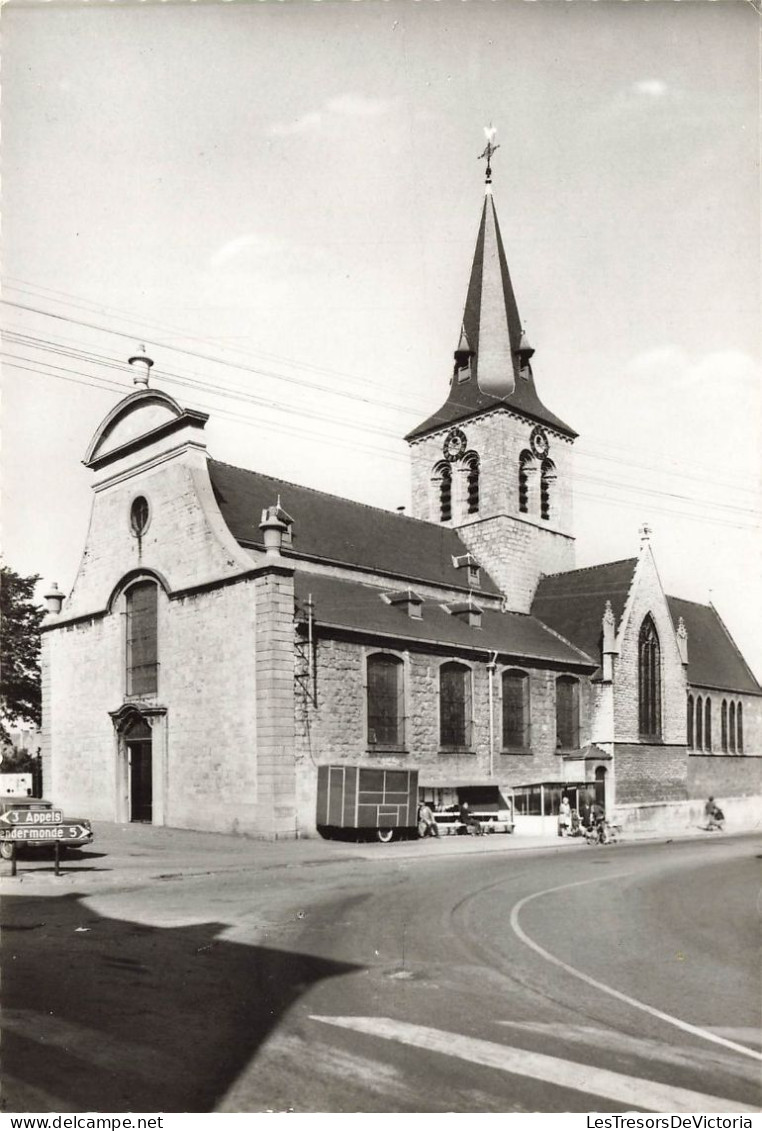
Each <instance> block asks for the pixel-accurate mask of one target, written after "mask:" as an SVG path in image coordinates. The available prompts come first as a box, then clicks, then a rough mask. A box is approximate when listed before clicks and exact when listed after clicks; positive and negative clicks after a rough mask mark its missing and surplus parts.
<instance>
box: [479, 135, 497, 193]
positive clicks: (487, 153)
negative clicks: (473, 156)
mask: <svg viewBox="0 0 762 1131" xmlns="http://www.w3.org/2000/svg"><path fill="white" fill-rule="evenodd" d="M496 134H497V130H496V129H495V127H494V126H485V127H484V136H485V137H486V139H487V145H486V147H485V149H484V152H483V153H480V154H479V158H478V159H479V161H483V160H484V158H485V157H486V158H487V175H486V177H485V179H484V183H485V184H488V185H491V184H492V164H491V162H492V154H493V153H494V152H495V150H496V149H499V148H500V146H499V145H495V135H496Z"/></svg>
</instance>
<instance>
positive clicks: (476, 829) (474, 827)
mask: <svg viewBox="0 0 762 1131" xmlns="http://www.w3.org/2000/svg"><path fill="white" fill-rule="evenodd" d="M458 815H459V817H460V821H461V824H462V825H463V831H464V832H466V833H468V834H469V835H470V836H474V835H476V836H478V835H479V834H480V833H481V831H482V827H481V825H480V824H479V822H478V821H477V819H476V817H474V816H473V814H472V813H471V810H470V809H469V807H468V802H467V801H464V802H462V804H461V806H460V813H459V814H458Z"/></svg>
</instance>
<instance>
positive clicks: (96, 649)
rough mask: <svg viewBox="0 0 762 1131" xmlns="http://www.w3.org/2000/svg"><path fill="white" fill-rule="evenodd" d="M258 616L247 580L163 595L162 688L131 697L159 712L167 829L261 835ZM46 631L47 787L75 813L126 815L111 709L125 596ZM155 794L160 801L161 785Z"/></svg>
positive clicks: (118, 683) (119, 693) (121, 651)
mask: <svg viewBox="0 0 762 1131" xmlns="http://www.w3.org/2000/svg"><path fill="white" fill-rule="evenodd" d="M255 621H256V617H255V597H254V581H253V579H249V580H245V581H241V582H239V583H237V584H232V585H228V586H223V587H221V588H216V589H212V590H210V591H207V592H201V593H196V594H193V595H187V596H183V597H180V598H176V599H170V598H169V597H168V596H167V595H166V594H165V593H164V592H163V590H160V592H159V608H158V642H159V644H158V647H159V678H158V690H157V693H156V695H152V696H142V697H133V698H131V699H129V700H127V701H130V702H134V703H135V704H136V706H138V707H147V708H149V709H152V708H160V709H165V710H166V716H165V723H164V724H163V727H164V728H165V729H164V730H162V746H161V747H159V745H158V744H157V743H156V742H155V743H154V752H153V757H154V763H155V768H156V774H157V775H158V777H157V779H156V780H157V786H159V787H160V788H162V790H163V794H164V796H163V798H162V802H163V817H162V818H161V819H162V820H163V822H164V823H166V824H168V825H171V826H174V827H177V828H195V829H207V830H216V831H220V832H236V831H241V832H247V833H251V834H257V835H262V833H263V832H266V831H267V830H263V829H262V826H261V818H260V817H258V814H257V800H258V799H257V731H256V724H257V703H256V694H255V686H256V685H255V670H254V656H255ZM44 638H45V653H46V656H45V663H44V668H45V676H44V686H45V689H46V690H45V698H44V703H43V714H44V718H45V728H46V732H49V735H50V738H49V740H47V739H46V741H50V743H51V747H52V749H51V754H52V758H51V776H50V777H49V778H48V779H47V780H48V781H50V790H49V792H50V795H51V797H52V798H53V800H55V801H56V803H57V804H61V805H63V806H64V807H65V808H67V809H69V810H70V811H76V812H78V813H79V814H80V815H82V816H87V817H90V818H92V819H96V820H106V821H113V820H117V819H126V818H125V814H124V806H123V804H122V800H121V799H120V797H119V795H118V793H119V789H120V784H119V783H120V781H121V780H123V781H126V773H125V772H124V766H121V767H120V764H119V763H120V759H123V758H125V756H126V755H125V752H124V749H123V747H121V748H120V744H119V742H118V740H117V736H116V732H115V729H114V724H113V722H112V719H111V716H110V713H109V712H113V711H116V710H118V709H119V708H120V707H121V706H122V704H123V703H124V702H125V700H126V696H125V666H124V664H125V659H124V657H125V640H124V616H123V604H122V602H121V600H119V601H117V603H116V605H115V607H114V609H113V611H112V612H110V613H108V614H106V615H105V616H101V617H95V618H90V619H87V620H84V621H80V622H78V623H76V624H69V625H62V626H60V627H56V628H53V629H50V630H48V631H46V633H45V635H44ZM289 706H290V704H289ZM162 759H164V760H165V764H164V765H163V766H160V760H162ZM46 789H47V786H46ZM154 797H155V802H156V803H157V808H158V802H159V797H158V789H157V788H155V790H154Z"/></svg>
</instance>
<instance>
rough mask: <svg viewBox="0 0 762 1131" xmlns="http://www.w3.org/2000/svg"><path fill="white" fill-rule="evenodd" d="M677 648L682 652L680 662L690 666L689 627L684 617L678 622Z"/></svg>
mask: <svg viewBox="0 0 762 1131" xmlns="http://www.w3.org/2000/svg"><path fill="white" fill-rule="evenodd" d="M676 635H677V650H678V652H679V653H680V663H681V664H683V666H684V667H687V666H688V629H687V628H686V627H685V621H684V620H683V618H682V617H680V620H679V621H678V622H677V633H676Z"/></svg>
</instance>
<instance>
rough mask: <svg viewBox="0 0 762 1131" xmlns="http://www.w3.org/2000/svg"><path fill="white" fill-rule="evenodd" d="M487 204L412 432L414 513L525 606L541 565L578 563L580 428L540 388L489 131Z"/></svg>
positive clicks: (511, 602)
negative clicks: (454, 317)
mask: <svg viewBox="0 0 762 1131" xmlns="http://www.w3.org/2000/svg"><path fill="white" fill-rule="evenodd" d="M485 133H486V134H487V147H486V149H485V150H484V153H483V154H482V157H486V159H487V175H486V189H485V198H484V206H483V208H482V215H481V221H480V224H479V232H478V236H477V240H476V250H475V252H474V259H473V264H472V267H471V277H470V280H469V284H468V291H467V294H466V305H465V309H464V312H463V322H462V325H461V329H460V337H459V340H458V346H457V349H456V350H455V355H454V358H455V363H454V366H453V371H452V376H451V377H450V387H449V392H448V395H447V399H446V401H445V403H444V404H443V406H442V407H441V408H440V409H439V411H438V412H435V413H434V415H433V416H430V417H429V418H428V419H427V420H425V421H424V422H423V423H422V424H420V425H419V426H418V427H417V428H414V429H413V431H412V432H410V433H409V434H408V435H407V436H406V437H405V438H406V440H407V442H408V444H409V445H410V458H411V471H412V500H413V514H414V515H415V516H416V517H417V518H422V519H427V520H428V521H430V522H440V523H443V524H444V525H447V526H452V527H454V528H456V529H457V530H458V532H459V533H460V535H461V537H462V539H463V541H464V542H465V543H466V545H467V546H468V547H469V549H470V550H471V551H472V553H473V554H474V556H475V557H476V558H477V559H478V561H479V563H480V564H481V565H482V566H484V568H485V569H486V570H488V571H489V573H490V574H491V575H492V577H493V578H494V579H495V581H496V582H497V583H498V585H499V586H500V588H501V589H502V591H503V593H504V595H505V599H506V606H507V607H508V608H509V609H511V610H514V611H516V612H528V611H529V608H530V605H531V602H532V597H533V596H534V591H535V588H536V586H537V581H538V579H539V577H540V576H541V575H542V574H548V573H559V572H561V571H564V570H568V569H573V568H574V537H573V533H572V530H573V521H572V447H573V443H574V440H575V439H576V436H577V433H576V432H574V431H573V430H572V429H571V428H570V427H569V425H568V424H565V423H564V422H563V420H561V419H560V418H559V417H557V416H555V415H554V414H553V413H552V412H550V411H549V409H547V408H546V407H545V405H544V404H543V403H542V401H541V400H540V398H539V396H538V395H537V390H536V388H535V379H534V373H533V369H532V358H533V356H534V352H535V351H534V350H533V349H532V347H531V345H530V344H529V341H528V339H527V336H526V334H525V333H524V331H523V330H522V326H521V321H520V319H519V311H518V305H517V303H516V297H515V295H514V292H513V284H512V282H511V277H510V273H509V271H508V263H507V260H506V256H505V249H504V247H503V241H502V237H501V235H500V228H499V226H498V222H497V214H496V212H495V205H494V201H493V199H492V168H491V158H492V155H493V153H494V152H495V150H496V149H497V148H498V146H496V145H495V144H494V137H495V131H494V130H492V129H490V130H486V131H485Z"/></svg>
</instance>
